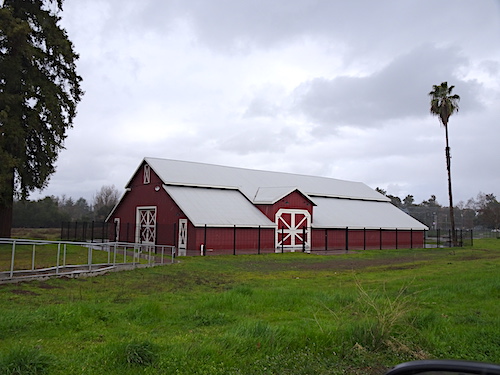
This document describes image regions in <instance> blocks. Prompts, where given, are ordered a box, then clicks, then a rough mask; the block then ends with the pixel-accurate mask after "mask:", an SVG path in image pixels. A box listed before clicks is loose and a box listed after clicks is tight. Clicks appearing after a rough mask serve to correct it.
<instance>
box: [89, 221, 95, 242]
mask: <svg viewBox="0 0 500 375" xmlns="http://www.w3.org/2000/svg"><path fill="white" fill-rule="evenodd" d="M90 242H94V220H92V223H91V227H90Z"/></svg>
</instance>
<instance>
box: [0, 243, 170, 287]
mask: <svg viewBox="0 0 500 375" xmlns="http://www.w3.org/2000/svg"><path fill="white" fill-rule="evenodd" d="M0 248H2V249H3V250H4V251H1V252H0V283H2V282H12V281H21V280H29V279H36V278H45V277H54V276H68V277H77V276H81V275H88V274H96V273H103V272H107V271H110V270H122V269H131V268H137V267H152V266H155V265H159V264H166V263H173V262H174V257H175V248H174V247H173V246H166V245H164V246H155V245H150V244H136V243H125V242H67V241H41V240H25V239H9V238H0ZM9 250H10V251H9Z"/></svg>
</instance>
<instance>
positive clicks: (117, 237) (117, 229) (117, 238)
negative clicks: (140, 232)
mask: <svg viewBox="0 0 500 375" xmlns="http://www.w3.org/2000/svg"><path fill="white" fill-rule="evenodd" d="M114 223H115V241H116V242H119V241H120V218H119V217H115V220H114Z"/></svg>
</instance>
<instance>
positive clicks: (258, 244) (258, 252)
mask: <svg viewBox="0 0 500 375" xmlns="http://www.w3.org/2000/svg"><path fill="white" fill-rule="evenodd" d="M257 254H260V225H259V237H258V241H257Z"/></svg>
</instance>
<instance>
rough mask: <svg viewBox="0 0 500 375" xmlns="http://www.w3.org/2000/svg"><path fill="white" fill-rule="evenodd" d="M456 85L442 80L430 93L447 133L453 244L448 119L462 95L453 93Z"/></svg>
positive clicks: (454, 241) (452, 218)
mask: <svg viewBox="0 0 500 375" xmlns="http://www.w3.org/2000/svg"><path fill="white" fill-rule="evenodd" d="M454 88H455V86H450V87H448V82H442V83H441V84H440V85H433V86H432V91H431V92H430V93H429V96H430V97H431V108H430V111H431V114H432V115H434V116H439V121H440V122H441V124H442V125H443V126H444V130H445V134H446V149H445V152H446V169H447V171H448V196H449V198H450V224H451V241H452V244H453V246H455V245H456V244H457V235H456V233H455V215H454V213H453V194H452V192H451V155H450V146H449V142H448V120H449V119H450V116H451V115H452V114H454V113H455V112H458V102H459V101H460V96H458V95H457V94H452V91H453V89H454Z"/></svg>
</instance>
